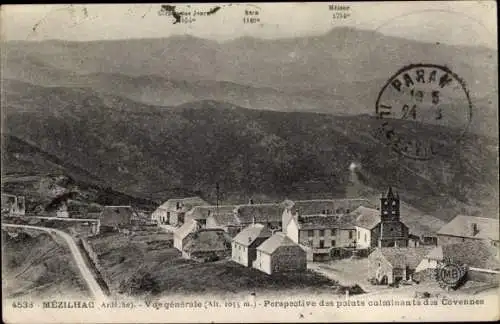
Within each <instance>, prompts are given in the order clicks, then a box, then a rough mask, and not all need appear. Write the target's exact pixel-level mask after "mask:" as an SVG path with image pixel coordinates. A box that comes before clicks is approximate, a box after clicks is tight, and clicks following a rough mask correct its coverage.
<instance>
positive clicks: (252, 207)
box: [236, 204, 283, 224]
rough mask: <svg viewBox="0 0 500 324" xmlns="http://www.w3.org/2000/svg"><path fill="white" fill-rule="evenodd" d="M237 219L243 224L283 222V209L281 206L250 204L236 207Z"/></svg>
mask: <svg viewBox="0 0 500 324" xmlns="http://www.w3.org/2000/svg"><path fill="white" fill-rule="evenodd" d="M236 212H237V217H238V220H239V222H240V223H241V224H249V223H252V222H253V221H254V217H255V222H256V223H268V222H281V215H282V212H283V207H282V206H280V204H248V205H239V206H237V207H236Z"/></svg>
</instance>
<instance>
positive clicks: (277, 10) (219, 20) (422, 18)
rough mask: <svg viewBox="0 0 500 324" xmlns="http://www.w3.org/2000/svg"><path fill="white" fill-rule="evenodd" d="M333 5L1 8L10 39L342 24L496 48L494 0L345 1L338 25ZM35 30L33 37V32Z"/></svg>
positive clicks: (293, 30)
mask: <svg viewBox="0 0 500 324" xmlns="http://www.w3.org/2000/svg"><path fill="white" fill-rule="evenodd" d="M329 4H333V3H326V2H321V3H258V4H233V5H229V4H220V6H221V7H222V8H221V10H219V11H218V12H217V13H216V14H214V15H211V16H208V17H207V16H203V17H197V21H196V22H194V23H191V24H175V25H174V24H173V23H172V22H173V18H172V17H167V16H160V15H158V11H159V9H160V4H151V5H148V4H140V5H134V4H121V5H115V4H106V5H85V6H84V5H15V6H14V5H12V6H3V7H2V26H1V27H2V28H1V29H2V36H3V39H8V40H11V39H23V40H25V39H30V40H43V39H67V40H78V41H84V40H95V39H120V38H142V37H167V36H170V35H173V34H191V35H194V36H198V37H203V38H211V39H216V40H225V39H231V38H237V37H240V36H255V37H261V38H277V37H293V36H301V35H311V34H322V33H324V32H326V31H328V30H329V29H331V28H333V27H336V26H355V27H359V28H362V29H377V30H379V31H381V32H382V33H384V34H388V35H395V36H402V37H406V38H410V39H416V40H423V41H431V42H436V41H439V42H443V43H448V44H466V45H486V46H488V47H491V48H497V45H496V40H497V36H496V33H497V28H496V24H497V18H496V3H495V2H494V1H470V2H469V1H462V2H459V1H454V2H451V1H450V2H415V3H403V2H381V3H373V2H367V3H359V2H356V3H353V2H350V3H341V2H336V3H335V4H337V5H339V4H343V5H347V6H350V10H349V11H346V12H347V13H349V14H350V17H349V18H347V19H342V20H337V19H335V20H334V19H332V14H333V13H334V12H332V11H329V10H328V5H329ZM216 5H217V4H193V5H191V6H189V7H188V5H186V4H180V5H178V6H177V10H178V11H191V12H193V11H194V10H195V9H196V10H200V11H206V10H209V9H210V8H213V7H214V6H216ZM256 8H259V9H258V10H259V16H258V17H259V19H260V23H258V24H243V17H244V11H245V9H247V10H253V9H256ZM34 27H36V28H35V31H33V28H34Z"/></svg>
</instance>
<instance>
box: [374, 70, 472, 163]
mask: <svg viewBox="0 0 500 324" xmlns="http://www.w3.org/2000/svg"><path fill="white" fill-rule="evenodd" d="M375 113H376V116H377V118H379V119H380V120H381V125H380V127H379V130H380V132H379V134H378V135H379V139H381V140H383V142H385V143H386V144H387V145H390V146H391V147H392V149H393V150H394V151H396V152H398V153H400V154H402V155H403V156H406V157H409V158H412V159H416V160H427V159H431V158H432V157H433V156H435V155H436V154H439V152H440V151H441V150H445V147H447V146H449V145H450V143H457V142H458V141H460V139H461V138H462V136H463V135H464V134H465V132H466V131H467V128H468V127H469V124H470V122H471V120H472V101H471V99H470V95H469V91H468V90H467V87H466V84H465V82H464V81H463V80H462V79H461V78H460V77H459V76H458V75H457V74H456V73H454V72H453V71H451V70H450V69H449V68H448V67H446V66H442V65H437V64H411V65H407V66H405V67H403V68H401V69H400V70H399V71H397V72H396V73H395V74H394V75H393V76H391V77H390V78H389V80H388V81H387V82H386V83H385V84H384V86H383V87H382V89H381V90H380V92H379V94H378V97H377V101H376V104H375Z"/></svg>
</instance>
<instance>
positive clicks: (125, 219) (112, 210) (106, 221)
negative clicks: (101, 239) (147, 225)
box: [99, 206, 137, 226]
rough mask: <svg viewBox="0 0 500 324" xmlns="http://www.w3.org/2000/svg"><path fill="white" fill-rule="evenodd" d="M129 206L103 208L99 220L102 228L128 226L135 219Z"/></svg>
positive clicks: (133, 212)
mask: <svg viewBox="0 0 500 324" xmlns="http://www.w3.org/2000/svg"><path fill="white" fill-rule="evenodd" d="M136 217H137V216H136V215H135V211H134V210H133V209H132V207H131V206H104V208H103V210H102V212H101V214H100V215H99V219H100V221H101V225H102V226H116V225H125V224H129V223H130V221H131V220H132V219H133V218H136Z"/></svg>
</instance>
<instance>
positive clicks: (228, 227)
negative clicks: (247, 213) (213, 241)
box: [206, 205, 241, 237]
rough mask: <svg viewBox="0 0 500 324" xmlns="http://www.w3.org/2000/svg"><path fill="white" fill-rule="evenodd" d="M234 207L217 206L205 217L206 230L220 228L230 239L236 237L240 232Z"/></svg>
mask: <svg viewBox="0 0 500 324" xmlns="http://www.w3.org/2000/svg"><path fill="white" fill-rule="evenodd" d="M235 209H236V206H234V205H228V206H219V207H218V208H216V209H215V211H212V212H210V215H209V216H208V217H207V222H206V223H207V225H206V226H207V228H221V229H223V230H224V231H225V232H226V233H228V234H229V235H230V236H231V237H234V236H236V234H238V232H239V230H240V227H241V225H240V221H239V219H238V218H237V217H236V214H235Z"/></svg>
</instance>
